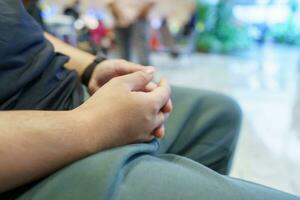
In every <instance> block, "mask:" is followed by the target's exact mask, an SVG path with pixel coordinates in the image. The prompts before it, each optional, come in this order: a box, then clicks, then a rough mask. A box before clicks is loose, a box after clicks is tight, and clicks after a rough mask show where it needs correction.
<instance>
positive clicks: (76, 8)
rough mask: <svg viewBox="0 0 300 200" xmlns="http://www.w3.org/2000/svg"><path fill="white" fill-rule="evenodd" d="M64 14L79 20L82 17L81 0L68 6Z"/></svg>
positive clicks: (75, 0)
mask: <svg viewBox="0 0 300 200" xmlns="http://www.w3.org/2000/svg"><path fill="white" fill-rule="evenodd" d="M64 14H65V15H68V16H70V17H72V18H73V19H74V21H75V20H77V19H78V18H79V17H80V0H74V2H73V3H72V4H71V5H70V6H67V7H66V8H65V10H64Z"/></svg>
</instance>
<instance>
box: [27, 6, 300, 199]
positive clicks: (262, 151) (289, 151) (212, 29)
mask: <svg viewBox="0 0 300 200" xmlns="http://www.w3.org/2000/svg"><path fill="white" fill-rule="evenodd" d="M24 3H25V4H26V7H27V9H28V11H29V12H30V13H31V14H32V15H33V16H34V17H35V19H36V20H37V21H38V22H39V23H40V24H41V25H42V27H43V28H44V29H45V30H46V31H48V32H50V33H52V34H54V35H55V36H57V37H59V38H60V39H62V40H64V41H65V42H67V43H69V44H71V45H73V46H76V47H78V48H80V49H83V50H85V51H89V52H91V53H93V54H97V53H104V54H106V55H107V56H108V57H109V58H124V59H127V60H131V61H133V62H137V63H140V64H143V65H152V66H155V67H156V68H157V71H158V77H157V78H158V79H159V78H160V77H162V76H163V77H166V78H168V79H169V80H170V82H171V84H173V85H179V86H186V87H192V88H199V89H205V90H213V91H218V92H222V93H225V94H227V95H229V96H232V97H233V98H235V99H236V100H237V101H238V102H239V104H240V105H241V107H242V109H243V111H244V122H243V127H242V131H241V137H240V141H239V144H238V148H237V152H236V157H235V161H234V166H233V170H232V173H231V175H232V176H234V177H238V178H242V179H246V180H250V181H254V182H258V183H261V184H265V185H268V186H271V187H274V188H277V189H280V190H283V191H287V192H290V193H293V194H296V195H300V79H299V70H300V0H206V1H205V0H176V1H175V0H97V1H95V0H81V1H80V0H76V1H74V0H70V1H59V0H40V1H38V0H24ZM186 98H188V97H186Z"/></svg>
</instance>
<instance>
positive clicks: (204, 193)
mask: <svg viewBox="0 0 300 200" xmlns="http://www.w3.org/2000/svg"><path fill="white" fill-rule="evenodd" d="M158 148H159V145H158V142H157V141H153V142H152V143H149V144H137V145H130V146H125V147H120V148H116V149H113V150H109V151H105V152H101V153H98V154H95V155H93V156H90V157H88V158H86V159H83V160H81V161H78V162H76V163H74V164H73V165H70V166H68V167H66V168H65V169H63V170H61V171H59V172H57V173H55V174H53V175H51V176H50V177H48V178H47V179H45V180H44V181H42V182H41V183H39V184H38V185H37V186H35V187H34V188H32V189H31V190H30V191H28V192H27V193H25V194H24V195H23V196H21V197H20V198H19V199H20V200H27V199H36V200H39V199H43V200H47V199H49V200H50V199H56V200H60V199H63V200H68V199H72V200H79V199H80V200H81V199H85V200H94V199H123V200H124V199H125V200H126V199H144V200H148V199H149V200H150V199H166V200H168V199H170V200H171V199H172V200H173V199H203V200H206V199H220V198H221V197H222V198H221V199H224V200H227V199H228V200H229V199H230V200H240V199H244V200H248V199H249V200H260V199H274V200H277V199H278V200H284V199H290V200H291V199H295V200H297V199H299V198H297V197H294V196H291V195H288V194H286V193H282V192H279V191H276V190H273V189H270V188H266V187H263V186H259V185H255V184H252V183H248V182H244V181H240V180H236V179H232V178H229V177H227V176H222V175H219V174H218V173H216V172H214V171H212V170H210V169H208V168H206V167H204V166H203V165H200V164H199V163H197V162H194V161H192V160H190V159H187V158H184V157H181V156H177V155H172V154H160V155H159V156H154V154H155V153H156V152H157V150H158Z"/></svg>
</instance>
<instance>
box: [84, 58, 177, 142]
mask: <svg viewBox="0 0 300 200" xmlns="http://www.w3.org/2000/svg"><path fill="white" fill-rule="evenodd" d="M147 69H149V70H155V69H154V68H153V67H149V66H142V65H139V64H135V63H131V62H127V61H126V60H121V59H114V60H106V61H103V62H101V63H100V64H99V65H98V66H97V67H96V68H95V70H94V72H93V74H92V76H91V80H90V82H89V85H88V88H89V92H90V94H94V93H95V92H96V91H97V90H98V89H99V88H101V87H102V86H103V85H105V84H106V83H107V82H108V81H110V80H111V79H112V78H115V77H118V76H123V75H127V74H130V73H134V72H137V71H142V70H147ZM155 88H157V84H156V83H154V82H150V83H149V84H148V85H147V86H146V87H145V88H142V90H143V91H146V92H151V91H152V90H154V89H155ZM172 109H173V108H172V101H171V99H169V101H168V103H167V104H166V105H165V106H164V107H163V108H162V112H163V113H164V114H166V115H168V114H170V113H171V112H172ZM164 129H165V128H164V125H163V126H161V127H158V128H157V129H156V130H155V131H154V132H153V135H154V136H155V137H158V138H162V137H163V136H164V132H165V130H164Z"/></svg>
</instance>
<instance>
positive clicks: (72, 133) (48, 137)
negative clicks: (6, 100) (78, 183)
mask: <svg viewBox="0 0 300 200" xmlns="http://www.w3.org/2000/svg"><path fill="white" fill-rule="evenodd" d="M82 130H83V123H82V122H81V121H80V120H79V119H77V118H75V117H74V114H73V113H72V111H62V112H57V111H54V112H48V111H9V112H6V111H4V112H0V141H1V144H0V193H1V192H3V191H6V190H9V189H12V188H15V187H17V186H20V185H22V184H25V183H28V182H30V181H33V180H37V179H39V178H41V177H44V176H46V175H49V174H50V173H52V172H54V171H56V170H58V169H60V168H62V167H64V166H66V165H68V164H70V163H71V162H74V161H76V160H79V159H81V158H83V157H85V156H87V155H88V154H89V151H88V147H87V146H86V143H85V142H84V137H82V134H83V132H82Z"/></svg>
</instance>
